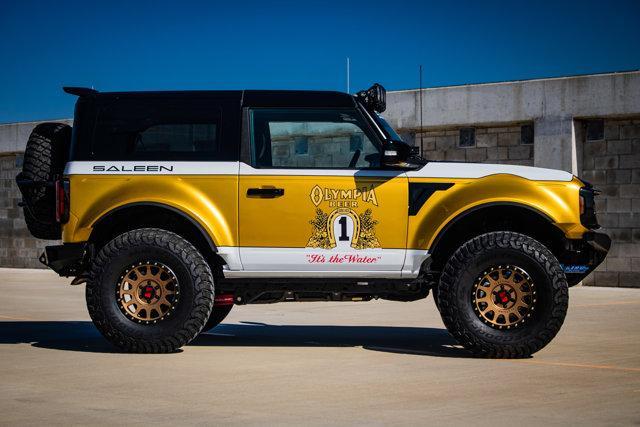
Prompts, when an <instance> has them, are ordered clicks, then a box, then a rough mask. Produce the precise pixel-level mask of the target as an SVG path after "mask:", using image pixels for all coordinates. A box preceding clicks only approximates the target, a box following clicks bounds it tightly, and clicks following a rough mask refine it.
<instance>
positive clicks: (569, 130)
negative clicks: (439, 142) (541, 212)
mask: <svg viewBox="0 0 640 427" xmlns="http://www.w3.org/2000/svg"><path fill="white" fill-rule="evenodd" d="M419 105H420V97H419V91H418V90H408V91H397V92H389V93H388V94H387V111H385V113H384V116H385V118H387V120H389V122H390V124H391V125H392V126H394V127H395V128H396V129H397V130H399V131H400V132H402V133H411V132H415V131H417V130H419V129H420V111H419ZM422 106H423V108H422V120H423V125H424V126H425V127H427V128H434V127H435V128H438V127H439V128H444V127H451V126H467V125H476V126H491V125H495V124H507V123H517V122H522V121H531V122H533V123H534V134H535V147H536V148H535V153H534V164H535V166H543V167H548V168H554V169H563V170H566V171H569V172H573V173H578V170H579V169H578V164H577V156H576V149H575V143H576V142H575V139H574V136H575V129H574V119H575V118H585V117H619V116H626V115H637V114H640V72H638V71H634V72H628V73H617V74H601V75H589V76H577V77H564V78H557V79H542V80H527V81H519V82H504V83H491V84H479V85H466V86H453V87H440V88H431V89H423V91H422Z"/></svg>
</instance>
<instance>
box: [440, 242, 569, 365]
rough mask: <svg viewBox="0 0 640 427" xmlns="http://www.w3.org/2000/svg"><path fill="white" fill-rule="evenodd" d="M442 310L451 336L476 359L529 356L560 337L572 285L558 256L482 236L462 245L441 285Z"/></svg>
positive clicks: (526, 244)
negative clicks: (477, 357) (478, 357)
mask: <svg viewBox="0 0 640 427" xmlns="http://www.w3.org/2000/svg"><path fill="white" fill-rule="evenodd" d="M437 295H438V306H439V308H440V314H441V315H442V319H443V321H444V324H445V326H446V327H447V329H448V330H449V332H450V333H451V334H452V335H453V336H454V337H455V338H456V339H457V340H458V341H459V342H460V344H462V346H463V347H465V348H466V349H467V350H469V351H471V352H472V353H474V354H475V355H478V356H482V357H495V358H517V357H527V356H529V355H531V354H533V353H535V352H536V351H538V350H540V349H542V348H543V347H544V346H546V345H547V344H548V343H549V342H550V341H551V340H552V339H553V337H554V336H555V335H556V334H557V333H558V331H559V330H560V327H561V326H562V323H563V322H564V318H565V315H566V313H567V306H568V302H569V294H568V285H567V281H566V278H565V275H564V272H563V271H562V268H561V267H560V264H559V263H558V260H557V259H556V258H555V256H554V255H553V254H552V253H551V252H550V251H549V250H548V249H547V248H546V247H545V246H544V245H542V244H541V243H540V242H538V241H536V240H534V239H532V238H531V237H529V236H526V235H523V234H518V233H513V232H506V231H504V232H502V231H499V232H493V233H487V234H483V235H481V236H478V237H476V238H474V239H472V240H469V241H468V242H466V243H465V244H463V245H462V246H461V247H460V248H459V249H458V250H457V251H456V252H455V253H454V254H453V256H452V257H451V258H450V259H449V261H448V262H447V264H446V266H445V268H444V271H443V273H442V276H441V278H440V283H439V284H438V291H437Z"/></svg>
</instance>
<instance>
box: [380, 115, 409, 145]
mask: <svg viewBox="0 0 640 427" xmlns="http://www.w3.org/2000/svg"><path fill="white" fill-rule="evenodd" d="M374 117H375V119H376V121H377V122H378V125H380V126H381V127H382V129H383V130H384V132H385V133H386V134H387V137H388V138H389V139H390V140H391V141H397V142H404V141H403V140H402V138H400V135H398V133H397V132H396V131H395V130H394V129H393V128H392V127H391V125H390V124H389V123H387V121H386V120H385V119H384V118H383V117H382V116H381V115H380V114H378V113H375V114H374Z"/></svg>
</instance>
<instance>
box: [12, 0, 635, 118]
mask: <svg viewBox="0 0 640 427" xmlns="http://www.w3.org/2000/svg"><path fill="white" fill-rule="evenodd" d="M639 17H640V1H638V0H631V1H615V0H608V1H606V2H604V1H580V2H577V1H576V2H572V1H560V0H555V1H529V2H525V1H502V2H500V1H482V2H481V1H477V2H471V1H469V2H467V1H447V2H444V1H438V2H429V1H401V0H394V1H389V0H387V1H384V2H378V1H374V0H370V1H354V2H348V1H338V2H331V1H275V2H271V1H258V2H253V1H250V0H243V1H228V2H214V1H206V2H205V1H203V2H190V1H170V2H163V1H160V0H158V1H122V2H120V1H117V0H114V1H108V2H102V3H99V2H95V4H94V2H91V1H86V0H85V1H77V2H74V1H55V2H54V1H50V2H45V1H40V2H35V1H28V0H20V1H9V0H2V2H1V3H0V58H1V59H0V123H4V122H13V121H23V120H42V119H51V118H62V117H70V116H71V115H72V113H73V104H74V98H73V97H71V96H70V95H66V94H64V93H62V91H61V86H63V85H69V86H93V87H95V88H96V89H99V90H103V91H110V90H150V89H154V90H163V89H242V88H256V89H261V88H266V89H269V88H282V89H328V90H345V89H346V72H345V68H346V67H345V58H346V57H347V56H348V57H350V58H351V65H352V66H351V88H352V91H353V90H356V89H360V88H365V87H368V86H369V85H370V84H371V83H373V82H376V81H377V82H380V83H382V84H383V85H384V86H385V87H387V89H389V90H394V89H407V88H415V87H417V86H418V66H419V65H420V64H423V66H424V85H425V86H443V85H458V84H465V83H478V82H491V81H502V80H518V79H530V78H538V77H553V76H564V75H572V74H585V73H599V72H607V71H621V70H631V69H640V25H639V24H638V19H639Z"/></svg>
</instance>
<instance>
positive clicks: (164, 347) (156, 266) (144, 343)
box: [86, 228, 214, 353]
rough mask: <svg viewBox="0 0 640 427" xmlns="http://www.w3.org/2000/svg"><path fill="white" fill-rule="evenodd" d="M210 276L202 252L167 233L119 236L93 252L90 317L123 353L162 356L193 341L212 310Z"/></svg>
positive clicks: (144, 231) (155, 231)
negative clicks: (96, 252) (95, 252)
mask: <svg viewBox="0 0 640 427" xmlns="http://www.w3.org/2000/svg"><path fill="white" fill-rule="evenodd" d="M213 295H214V289H213V277H212V274H211V270H210V268H209V265H208V264H207V262H206V261H205V259H204V258H203V257H202V255H201V254H200V252H198V250H197V249H196V248H195V247H193V245H191V244H190V243H189V242H188V241H186V240H185V239H183V238H182V237H180V236H178V235H177V234H174V233H171V232H169V231H165V230H160V229H154V228H145V229H139V230H133V231H130V232H127V233H124V234H121V235H119V236H118V237H116V238H115V239H113V240H112V241H110V242H109V243H107V244H106V245H105V246H104V247H103V248H102V249H101V250H100V251H99V252H98V254H97V256H96V258H95V261H94V263H93V265H92V268H91V273H90V278H89V280H88V282H87V289H86V298H87V307H88V310H89V315H90V316H91V319H92V320H93V322H94V324H95V325H96V327H97V328H98V330H99V331H100V332H101V333H102V335H104V336H105V338H107V339H108V340H109V341H111V342H112V343H113V344H115V345H116V346H118V347H119V348H121V349H123V350H125V351H131V352H143V353H165V352H171V351H175V350H177V349H178V348H180V347H182V346H183V345H185V344H187V343H189V342H190V341H191V340H193V339H194V338H195V337H196V335H198V333H200V331H201V330H202V328H203V327H204V325H205V323H206V321H207V319H208V318H209V316H210V314H211V309H212V306H213Z"/></svg>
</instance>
